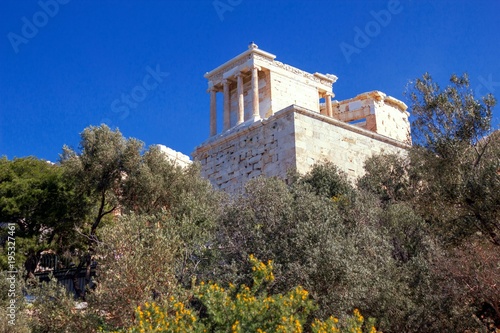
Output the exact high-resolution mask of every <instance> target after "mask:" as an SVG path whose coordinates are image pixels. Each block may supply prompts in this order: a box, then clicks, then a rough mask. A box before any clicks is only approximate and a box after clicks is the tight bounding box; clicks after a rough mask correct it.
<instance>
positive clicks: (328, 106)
mask: <svg viewBox="0 0 500 333" xmlns="http://www.w3.org/2000/svg"><path fill="white" fill-rule="evenodd" d="M325 105H326V115H327V116H328V117H333V111H332V93H330V92H328V91H327V92H326V93H325Z"/></svg>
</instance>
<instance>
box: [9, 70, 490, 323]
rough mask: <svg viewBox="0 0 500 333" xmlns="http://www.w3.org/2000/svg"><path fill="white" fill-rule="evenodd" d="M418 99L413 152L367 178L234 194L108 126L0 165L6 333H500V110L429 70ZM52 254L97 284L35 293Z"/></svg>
mask: <svg viewBox="0 0 500 333" xmlns="http://www.w3.org/2000/svg"><path fill="white" fill-rule="evenodd" d="M407 97H408V99H409V101H410V113H411V114H412V116H413V124H412V125H413V127H412V135H413V139H414V146H413V147H412V148H411V149H410V150H409V151H408V154H407V155H406V156H400V155H379V156H373V157H372V158H371V159H369V160H368V161H366V164H365V169H366V174H365V175H364V176H363V177H362V178H360V179H358V180H357V182H356V183H352V182H350V181H348V180H347V178H346V176H345V175H344V174H343V173H342V172H340V171H339V170H338V168H337V167H336V166H335V164H334V163H332V162H326V161H325V162H323V163H319V164H317V165H315V166H314V167H313V169H312V170H311V171H310V172H309V173H307V174H305V175H299V174H294V173H293V172H291V173H290V174H289V177H288V179H287V181H286V182H285V181H284V180H282V179H277V178H257V179H253V180H251V181H250V182H248V183H247V184H246V185H245V187H244V189H243V188H242V193H241V195H238V196H229V195H227V194H225V193H222V192H220V191H217V190H215V189H213V188H212V186H211V185H210V183H209V182H208V181H207V180H205V179H203V178H202V177H201V176H200V174H199V166H198V165H197V164H193V165H191V166H189V167H187V168H185V169H182V168H180V167H177V166H175V165H173V164H172V163H171V162H170V161H169V160H167V159H165V157H164V155H163V154H162V153H161V151H160V150H159V149H158V148H157V147H154V146H152V147H149V148H147V149H146V148H145V147H144V144H143V143H142V142H141V141H139V140H137V139H133V138H125V137H123V135H122V134H121V133H120V132H119V130H117V129H116V130H112V129H110V128H108V127H107V126H106V125H101V126H99V127H93V126H91V127H88V128H86V129H84V131H83V132H82V133H81V144H80V147H79V148H78V149H77V150H74V149H71V148H69V147H64V148H63V152H62V154H61V156H60V161H59V162H58V163H57V164H54V165H52V164H49V163H47V162H45V161H42V160H39V159H37V158H34V157H27V158H17V159H14V160H7V158H2V159H0V221H1V222H4V226H5V227H3V228H2V229H1V233H2V235H1V237H2V246H3V254H2V257H1V261H0V265H1V266H2V269H3V273H2V274H3V276H2V279H1V282H0V284H2V288H1V289H2V290H9V286H10V284H9V281H8V279H7V278H8V277H9V276H10V275H9V274H10V273H9V271H12V267H11V266H10V264H11V263H12V262H14V263H15V265H16V267H17V268H18V269H19V274H17V275H16V276H17V279H16V290H15V293H14V294H15V297H14V298H13V297H11V296H9V294H8V293H7V292H2V294H1V296H0V303H1V308H0V313H1V316H2V321H0V322H1V324H0V332H268V333H269V332H303V331H304V332H327V331H328V332H370V333H374V332H377V331H381V332H386V333H390V332H393V333H401V332H415V333H417V332H440V333H442V332H495V330H496V331H497V332H498V331H499V330H500V329H499V327H500V138H499V132H498V131H497V132H495V131H494V129H493V128H492V123H491V120H492V119H491V118H492V109H493V107H494V106H495V103H496V102H495V99H494V98H493V96H491V95H488V96H485V97H483V98H481V99H478V97H475V96H474V95H473V94H472V92H471V89H470V87H469V82H468V79H467V76H466V75H464V76H461V77H458V76H452V77H451V80H450V84H449V85H448V86H447V87H445V88H443V89H442V88H440V87H439V86H438V85H437V84H436V83H435V82H434V81H433V80H432V78H431V77H430V75H428V74H425V75H424V76H423V77H422V78H420V79H417V80H416V81H415V82H413V84H412V86H411V88H410V89H409V90H408V91H407ZM7 226H9V227H7ZM10 226H13V227H12V228H10ZM14 226H15V227H14ZM9 236H10V237H14V238H15V251H11V250H12V244H10V245H9V242H8V240H9V238H8V237H9ZM9 252H13V253H12V254H11V253H9ZM44 253H51V254H54V255H57V258H58V266H57V269H68V270H69V269H70V268H71V269H72V270H71V272H73V273H72V274H74V275H75V281H76V275H77V274H83V275H85V278H86V287H85V288H83V289H82V288H80V287H78V286H76V285H75V290H76V295H75V296H73V295H68V293H67V292H66V290H65V289H64V287H62V286H61V285H59V284H58V283H56V281H55V280H52V281H51V282H50V283H41V282H39V281H38V280H37V279H36V278H35V270H36V267H37V265H38V266H40V265H41V264H42V261H41V258H42V257H43V254H44ZM95 265H97V266H96V274H95V276H93V275H92V272H93V269H94V268H93V267H95ZM26 295H29V296H30V297H29V299H33V301H30V302H28V301H26V299H27V297H25V296H26ZM12 299H15V304H16V310H15V325H10V324H9V322H8V320H9V319H8V318H9V317H8V314H9V309H8V305H9V304H11V303H12ZM84 304H85V306H86V307H85V308H84V309H81V308H82V307H83V306H82V305H84ZM5 318H7V319H5Z"/></svg>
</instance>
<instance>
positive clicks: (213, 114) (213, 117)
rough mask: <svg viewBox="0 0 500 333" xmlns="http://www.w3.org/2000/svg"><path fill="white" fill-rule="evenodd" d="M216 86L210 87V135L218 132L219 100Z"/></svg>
mask: <svg viewBox="0 0 500 333" xmlns="http://www.w3.org/2000/svg"><path fill="white" fill-rule="evenodd" d="M216 93H217V92H216V91H215V88H213V87H212V88H211V89H210V136H214V135H215V134H217V100H216V98H217V97H216Z"/></svg>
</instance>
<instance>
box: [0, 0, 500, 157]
mask: <svg viewBox="0 0 500 333" xmlns="http://www.w3.org/2000/svg"><path fill="white" fill-rule="evenodd" d="M55 4H57V5H55ZM0 6H1V8H0V32H1V34H0V38H1V42H0V155H7V157H8V158H9V159H12V158H14V157H22V156H28V155H34V156H37V157H39V158H44V159H48V160H52V161H56V160H57V159H58V155H59V153H60V152H61V148H62V146H63V144H68V145H70V146H73V147H75V148H77V147H78V143H79V139H80V137H79V133H80V132H81V131H82V130H83V129H84V128H85V127H87V126H89V125H99V124H100V123H102V122H106V123H107V124H108V125H110V126H111V127H113V128H114V127H118V128H119V129H120V130H121V131H122V133H123V134H124V135H125V136H126V137H136V138H138V139H140V140H142V141H144V142H145V143H146V145H150V144H156V143H161V144H165V145H167V146H169V147H171V148H173V149H176V150H179V151H182V152H183V153H185V154H190V153H191V152H192V151H193V149H194V147H195V146H197V145H199V144H200V143H201V142H203V141H204V140H205V139H206V138H207V137H208V133H209V95H208V94H207V93H206V88H207V82H206V80H205V79H204V77H203V74H204V73H205V72H207V71H210V70H212V69H214V68H215V67H217V66H218V65H220V64H222V63H223V62H225V61H227V60H229V59H231V58H232V57H234V56H236V55H238V54H239V53H241V52H243V51H245V50H246V49H247V45H248V43H249V42H250V41H255V43H256V44H258V45H259V48H261V49H263V50H266V51H268V52H271V53H273V54H275V55H277V58H276V60H279V61H282V62H284V63H287V64H290V65H292V66H295V67H298V68H300V69H303V70H306V71H309V72H312V73H314V72H320V73H332V74H336V75H337V76H338V77H339V80H338V81H337V83H336V84H335V86H334V91H335V93H336V99H338V100H342V99H347V98H351V97H354V96H355V95H357V94H359V93H362V92H365V91H371V90H380V91H383V92H385V93H386V94H388V95H391V96H394V97H396V98H398V99H402V100H403V101H405V100H404V97H403V91H404V90H405V86H406V84H407V82H408V81H409V80H411V79H414V78H416V77H420V76H421V75H422V74H423V73H424V72H426V71H428V72H430V73H431V74H432V75H433V77H434V78H435V79H436V80H437V81H439V82H440V83H442V85H445V84H446V83H447V80H448V78H449V76H450V75H451V74H452V73H457V74H460V73H462V72H468V73H469V76H470V78H471V82H472V87H473V89H474V90H476V91H477V92H479V93H480V94H486V93H487V92H492V93H494V94H496V96H497V97H500V19H499V18H498V15H499V14H500V1H498V0H489V1H465V0H454V1H440V0H432V1H427V0H419V1H417V0H413V1H412V0H400V1H399V4H398V1H397V0H380V1H379V0H370V1H355V0H346V1H340V0H327V1H314V0H307V1H305V0H304V1H295V0H268V1H251V0H217V1H213V0H195V1H189V0H183V1H174V0H163V1H160V0H148V1H140V0H114V1H111V0H99V1H97V0H40V1H38V0H2V2H1V4H0ZM387 13H389V14H390V16H388V15H385V16H384V14H387ZM377 17H378V20H379V22H377V21H376V19H377ZM33 28H34V29H33ZM359 31H362V32H363V33H364V34H365V33H369V35H370V36H368V38H365V39H364V40H363V39H362V38H361V37H359V35H360V33H359ZM156 70H159V71H160V72H161V75H160V76H158V77H157V78H158V81H157V82H156V83H157V84H153V83H155V82H154V81H151V82H149V83H150V87H152V86H154V88H151V89H150V90H142V91H146V94H145V95H144V96H140V99H141V101H140V102H138V103H135V104H134V107H124V104H123V102H121V101H120V98H121V96H122V94H124V95H125V96H126V95H127V94H130V93H131V92H132V91H134V89H136V92H138V91H140V87H141V86H143V80H144V78H145V77H146V76H147V75H148V73H149V72H150V71H156ZM166 73H168V75H167V74H166ZM136 87H139V88H136ZM137 89H139V90H137ZM116 100H117V102H115V104H114V105H113V102H114V101H116ZM127 108H128V111H127ZM499 109H500V107H497V108H496V109H495V118H496V122H497V123H498V118H499V117H500V112H499V111H498V110H499Z"/></svg>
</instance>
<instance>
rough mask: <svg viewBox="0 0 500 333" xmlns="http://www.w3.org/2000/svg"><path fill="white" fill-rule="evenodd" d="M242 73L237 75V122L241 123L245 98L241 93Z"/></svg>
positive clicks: (243, 115) (243, 119) (243, 118)
mask: <svg viewBox="0 0 500 333" xmlns="http://www.w3.org/2000/svg"><path fill="white" fill-rule="evenodd" d="M242 75H243V74H242V73H240V74H239V75H238V122H237V124H241V123H242V122H244V121H245V99H244V95H243V76H242Z"/></svg>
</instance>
